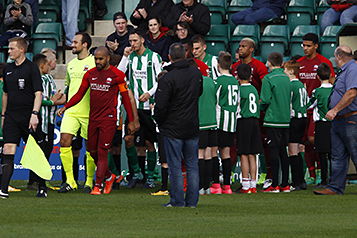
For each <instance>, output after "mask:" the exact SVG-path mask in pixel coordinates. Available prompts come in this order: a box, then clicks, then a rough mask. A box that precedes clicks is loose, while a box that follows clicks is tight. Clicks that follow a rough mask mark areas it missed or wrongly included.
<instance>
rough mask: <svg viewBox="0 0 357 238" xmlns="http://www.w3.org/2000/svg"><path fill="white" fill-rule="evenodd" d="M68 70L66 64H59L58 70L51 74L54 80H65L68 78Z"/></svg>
mask: <svg viewBox="0 0 357 238" xmlns="http://www.w3.org/2000/svg"><path fill="white" fill-rule="evenodd" d="M66 68H67V66H66V65H65V64H57V66H56V69H55V70H53V71H52V72H51V74H52V76H53V78H55V79H65V78H66Z"/></svg>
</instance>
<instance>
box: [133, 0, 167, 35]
mask: <svg viewBox="0 0 357 238" xmlns="http://www.w3.org/2000/svg"><path fill="white" fill-rule="evenodd" d="M173 6H174V2H173V1H172V0H140V2H139V3H138V5H137V6H136V8H135V10H134V12H133V14H132V15H131V17H130V21H131V23H133V25H135V26H137V27H138V28H139V29H141V30H147V29H148V20H149V19H150V18H153V17H158V18H160V20H161V22H162V26H168V25H167V24H166V18H167V17H168V16H169V13H170V9H171V7H173Z"/></svg>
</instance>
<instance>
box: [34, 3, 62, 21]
mask: <svg viewBox="0 0 357 238" xmlns="http://www.w3.org/2000/svg"><path fill="white" fill-rule="evenodd" d="M57 2H61V1H55V0H43V1H42V2H41V4H40V5H39V13H38V22H39V23H42V22H57V21H58V20H59V16H60V14H61V6H60V5H59V4H58V3H57Z"/></svg>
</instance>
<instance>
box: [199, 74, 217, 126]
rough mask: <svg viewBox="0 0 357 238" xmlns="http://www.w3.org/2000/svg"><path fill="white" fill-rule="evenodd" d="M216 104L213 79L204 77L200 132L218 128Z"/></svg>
mask: <svg viewBox="0 0 357 238" xmlns="http://www.w3.org/2000/svg"><path fill="white" fill-rule="evenodd" d="M216 104H217V98H216V84H215V83H214V81H213V79H212V78H210V77H203V92H202V95H201V96H200V98H199V101H198V117H199V120H200V130H212V129H216V128H217V118H216Z"/></svg>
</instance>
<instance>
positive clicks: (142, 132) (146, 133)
mask: <svg viewBox="0 0 357 238" xmlns="http://www.w3.org/2000/svg"><path fill="white" fill-rule="evenodd" d="M138 116H139V122H140V129H139V130H138V131H137V132H136V133H135V141H134V142H135V146H145V141H146V140H147V141H150V142H151V143H153V144H154V143H155V142H156V141H157V135H156V134H157V133H156V124H155V122H154V120H153V118H152V116H151V111H150V110H142V109H138ZM127 125H128V121H126V122H125V135H128V130H127V128H128V127H127Z"/></svg>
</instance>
